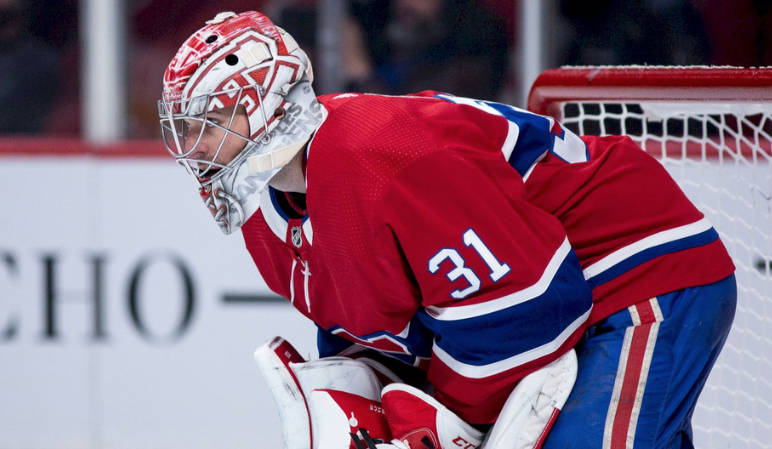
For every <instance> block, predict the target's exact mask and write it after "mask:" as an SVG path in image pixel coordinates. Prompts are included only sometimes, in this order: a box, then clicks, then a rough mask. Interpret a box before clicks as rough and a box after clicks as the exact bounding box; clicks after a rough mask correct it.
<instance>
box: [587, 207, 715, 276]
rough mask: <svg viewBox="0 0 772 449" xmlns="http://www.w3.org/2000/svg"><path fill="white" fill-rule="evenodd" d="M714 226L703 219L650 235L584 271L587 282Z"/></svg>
mask: <svg viewBox="0 0 772 449" xmlns="http://www.w3.org/2000/svg"><path fill="white" fill-rule="evenodd" d="M712 227H713V226H712V225H711V224H710V222H709V221H708V219H707V218H703V219H701V220H699V221H695V222H694V223H692V224H688V225H684V226H680V227H677V228H673V229H668V230H667V231H661V232H658V233H656V234H653V235H650V236H648V237H646V238H644V239H641V240H638V241H637V242H635V243H632V244H630V245H627V246H625V247H623V248H620V249H618V250H616V251H614V252H613V253H611V254H609V255H608V256H606V257H604V258H603V259H600V260H599V261H597V262H595V263H594V264H592V265H590V266H588V267H587V268H585V269H584V278H585V279H587V280H590V279H592V278H593V277H595V276H597V275H599V274H601V273H603V272H604V271H606V270H608V269H610V268H612V267H614V266H615V265H617V264H618V263H621V262H624V261H625V260H627V259H629V258H630V257H633V256H635V255H636V254H638V253H640V252H642V251H645V250H647V249H649V248H653V247H655V246H659V245H662V244H665V243H670V242H674V241H676V240H680V239H683V238H686V237H691V236H693V235H697V234H699V233H701V232H705V231H708V230H710V229H711V228H712Z"/></svg>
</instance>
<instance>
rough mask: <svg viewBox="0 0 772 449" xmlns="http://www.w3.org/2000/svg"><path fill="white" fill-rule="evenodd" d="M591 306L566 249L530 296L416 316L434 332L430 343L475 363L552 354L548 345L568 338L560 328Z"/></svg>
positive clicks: (457, 358)
mask: <svg viewBox="0 0 772 449" xmlns="http://www.w3.org/2000/svg"><path fill="white" fill-rule="evenodd" d="M591 308H592V291H591V290H590V287H589V286H588V285H587V283H586V282H585V281H584V275H583V274H582V271H581V269H580V268H579V261H578V259H577V257H576V254H575V253H574V252H573V251H571V252H570V253H569V254H568V256H567V257H566V258H565V259H564V260H563V262H562V263H561V265H560V268H559V269H558V270H557V273H556V274H555V276H554V278H553V280H552V282H551V283H550V286H549V287H548V288H547V290H546V291H545V292H544V293H542V294H541V295H539V296H537V297H535V298H533V299H531V300H528V301H525V302H522V303H518V304H516V305H514V306H511V307H507V308H504V309H500V310H496V311H494V312H492V313H487V314H484V315H477V316H473V317H469V318H463V319H457V320H438V319H436V318H434V317H432V316H431V315H430V314H429V313H428V312H426V311H425V310H421V311H419V313H418V316H419V317H420V318H421V320H422V321H423V323H424V325H425V326H426V327H427V328H429V329H430V330H431V331H433V332H434V334H435V340H434V344H435V345H436V346H437V347H439V348H440V349H442V351H444V352H445V353H447V354H448V355H449V356H450V357H452V358H453V359H454V361H456V362H459V363H460V364H465V365H472V366H477V367H480V366H485V365H490V364H493V363H496V362H501V361H503V360H506V359H511V358H513V357H516V356H519V355H523V354H525V353H529V354H527V355H524V359H527V360H525V362H527V361H530V360H534V359H537V358H539V357H542V356H544V355H547V354H549V353H551V352H553V351H554V350H556V349H557V347H554V348H553V346H554V345H553V343H555V342H556V340H557V339H559V338H568V336H567V335H565V333H564V331H565V330H566V329H568V328H570V327H571V326H576V322H577V320H580V319H582V320H586V319H587V318H588V317H589V311H590V310H591ZM582 317H584V318H582ZM558 346H559V345H558ZM544 348H547V349H544ZM542 350H545V351H546V352H545V353H541V352H540V351H542Z"/></svg>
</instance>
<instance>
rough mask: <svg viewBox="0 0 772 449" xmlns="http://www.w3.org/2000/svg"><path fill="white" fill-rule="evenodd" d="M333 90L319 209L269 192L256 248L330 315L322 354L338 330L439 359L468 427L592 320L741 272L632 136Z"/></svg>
mask: <svg viewBox="0 0 772 449" xmlns="http://www.w3.org/2000/svg"><path fill="white" fill-rule="evenodd" d="M320 102H321V103H322V104H323V106H324V107H325V108H326V109H327V112H328V115H327V118H326V119H325V121H324V122H323V123H322V125H321V127H320V128H319V129H318V131H317V132H316V134H315V136H314V137H313V139H312V141H311V142H310V144H309V146H308V148H307V169H306V181H307V192H306V197H305V199H306V205H305V207H304V205H300V207H298V204H295V202H294V201H293V200H292V198H290V197H289V196H288V195H286V194H284V193H282V192H277V191H275V190H273V189H267V190H266V191H265V192H263V196H262V200H261V205H260V208H259V210H258V212H257V213H255V214H254V215H253V216H252V217H251V218H250V219H249V220H248V221H247V223H246V224H245V225H244V226H243V227H242V230H243V234H244V238H245V241H246V244H247V248H248V250H249V251H250V253H251V255H252V257H253V259H254V260H255V263H256V264H257V267H258V269H259V270H260V272H261V274H262V276H263V278H264V279H265V281H266V283H267V284H268V286H269V287H270V288H271V289H272V290H273V291H275V292H276V293H278V294H280V295H282V296H284V297H286V298H288V299H289V300H290V301H291V302H292V304H293V305H294V306H295V308H297V309H298V310H299V311H300V312H301V313H303V314H304V315H306V316H307V317H309V318H310V319H312V320H313V321H314V322H315V323H316V324H317V325H318V326H319V328H320V337H321V338H320V355H321V356H325V355H331V354H333V353H335V351H336V350H337V349H338V348H337V347H335V345H334V344H332V343H331V342H335V340H336V339H334V338H329V337H330V336H338V337H342V338H343V339H345V340H347V341H349V342H355V343H358V344H360V345H363V346H367V347H371V348H374V349H377V350H379V351H383V352H385V353H387V354H390V355H392V356H393V357H396V358H400V359H402V360H403V361H406V362H409V363H413V364H416V365H423V366H424V367H425V368H426V369H427V370H428V377H429V381H430V382H431V383H432V384H433V386H434V387H435V396H436V397H437V398H438V399H439V400H440V401H441V402H442V403H444V404H445V405H446V406H448V407H449V408H450V409H451V410H453V411H455V412H456V413H457V414H458V415H459V416H461V417H462V418H463V419H465V420H466V421H468V422H471V423H475V424H481V423H491V422H493V421H495V418H496V416H497V414H498V412H499V410H500V409H501V406H502V405H503V403H504V401H505V400H506V398H507V397H508V395H509V393H510V392H511V390H512V389H513V388H514V386H515V384H516V383H517V381H518V380H519V379H520V378H522V377H523V376H524V375H526V374H528V373H529V372H531V371H533V370H534V369H536V368H538V367H540V366H543V365H544V364H545V363H548V362H550V361H552V360H554V359H555V358H557V357H558V356H559V355H561V354H563V353H564V352H565V351H566V350H567V349H568V348H569V347H571V346H573V345H574V344H575V343H576V342H577V341H578V339H579V338H580V336H581V334H582V332H583V330H584V328H585V327H586V325H587V324H588V323H589V322H590V321H593V322H594V321H597V320H599V319H602V318H604V317H606V316H608V315H610V314H611V313H614V312H616V311H619V310H621V309H624V308H626V307H628V306H630V305H632V304H635V303H638V302H640V301H643V300H646V299H649V298H651V297H653V296H656V295H659V294H662V293H667V292H669V291H674V290H678V289H681V288H686V287H690V286H696V285H702V284H706V283H710V282H714V281H718V280H720V279H723V278H724V277H726V276H728V275H730V274H731V273H732V272H733V269H734V268H733V265H732V262H731V260H730V259H729V256H728V255H727V253H726V251H725V249H724V247H723V245H722V244H721V242H720V240H719V239H718V234H717V233H716V231H715V230H714V229H713V228H712V227H711V226H710V224H709V223H707V221H706V220H705V219H704V216H703V215H702V214H701V213H700V212H699V211H698V210H697V209H696V208H695V207H694V206H693V205H692V204H691V203H690V202H689V201H688V200H687V199H686V197H685V196H684V194H683V193H682V192H681V190H680V189H679V188H678V187H677V185H676V184H675V183H674V182H673V180H672V179H671V178H670V176H669V175H668V174H667V172H666V171H665V170H664V168H663V167H662V166H661V165H660V164H659V163H658V162H657V161H656V160H654V159H653V158H651V157H650V156H648V155H647V154H646V153H645V152H643V151H642V150H641V149H640V148H638V147H637V146H636V145H635V144H634V143H632V142H631V141H630V140H629V139H626V138H593V137H585V138H579V137H578V136H576V135H575V134H573V133H571V132H570V131H568V130H565V129H563V128H562V127H561V126H560V124H559V123H557V122H556V121H555V120H553V119H551V118H548V117H542V116H538V115H535V114H531V113H529V112H527V111H522V110H519V109H517V108H513V107H511V106H506V105H501V104H497V103H490V102H482V101H476V100H469V99H464V98H458V97H452V96H446V95H438V94H435V93H422V94H418V95H415V96H404V97H384V96H378V95H360V94H342V95H337V96H325V97H320ZM293 205H294V207H293ZM569 242H570V243H569ZM590 288H592V289H593V294H594V301H595V306H594V307H593V306H592V304H591V300H590V294H589V291H590Z"/></svg>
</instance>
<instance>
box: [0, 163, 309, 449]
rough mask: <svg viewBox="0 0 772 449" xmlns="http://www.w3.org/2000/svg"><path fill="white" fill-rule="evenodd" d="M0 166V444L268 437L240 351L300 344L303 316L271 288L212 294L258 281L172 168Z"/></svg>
mask: <svg viewBox="0 0 772 449" xmlns="http://www.w3.org/2000/svg"><path fill="white" fill-rule="evenodd" d="M0 179H2V180H3V181H2V182H3V185H5V186H6V188H5V189H4V191H5V194H4V195H2V196H0V210H2V211H4V212H3V215H2V218H0V448H2V449H70V448H73V449H75V448H77V449H136V448H143V449H152V448H186V449H198V448H201V449H204V448H206V449H210V448H215V447H216V448H247V447H249V448H257V449H261V448H266V449H268V448H271V449H273V448H278V447H281V432H280V423H279V417H278V414H277V412H276V408H275V405H274V403H273V398H272V396H271V394H270V392H269V391H268V390H267V387H266V386H265V384H264V382H263V379H262V377H261V376H260V373H259V371H258V368H257V367H256V366H255V364H254V362H253V359H252V353H253V351H254V349H255V348H256V347H257V346H258V345H260V344H262V343H263V342H265V341H266V340H268V339H270V338H272V337H273V336H275V335H282V336H284V337H285V338H287V339H288V340H289V341H291V342H292V343H293V344H294V345H295V346H296V347H297V348H298V350H299V351H300V353H301V354H303V355H305V356H313V357H315V356H316V346H315V345H316V333H315V327H314V326H313V324H312V323H310V322H309V321H308V320H307V319H305V318H304V317H302V316H301V315H300V314H299V313H297V312H295V311H294V310H293V309H292V308H291V307H290V306H289V304H288V303H285V302H281V303H275V302H274V303H261V304H255V303H232V302H225V301H223V295H224V294H226V293H236V294H262V295H268V294H270V292H269V290H268V289H267V287H266V286H265V284H264V283H263V281H262V280H261V278H260V277H259V275H258V273H257V269H256V268H255V266H254V263H253V262H252V260H251V258H250V257H249V255H248V254H247V251H246V249H244V243H243V239H242V237H241V235H240V234H237V235H232V236H224V235H222V234H221V232H220V230H219V229H218V228H217V226H216V225H215V223H214V221H213V220H212V219H211V218H210V216H209V214H208V212H207V211H206V209H205V208H204V206H203V204H202V203H201V200H200V199H199V198H198V194H197V191H196V189H195V185H194V184H193V182H192V181H191V180H190V179H188V175H187V174H186V173H185V172H184V170H182V169H181V168H180V167H179V166H177V165H176V164H174V163H173V162H172V161H170V160H168V159H153V158H148V159H138V158H131V159H120V158H118V159H116V158H100V159H96V158H91V159H90V158H86V157H60V158H54V157H35V158H32V157H30V158H14V157H8V156H3V157H0ZM9 187H10V191H9ZM181 267H184V268H181ZM183 269H184V270H187V271H188V272H189V276H190V284H191V287H192V291H193V296H192V298H193V299H192V304H193V307H192V309H193V312H192V315H191V318H190V320H189V322H188V323H187V325H185V326H183V321H184V316H185V312H186V310H188V307H189V306H188V304H189V303H188V302H186V301H188V300H189V299H188V298H189V296H188V294H187V293H186V290H185V288H184V283H183V275H182V274H181V273H182V270H183ZM97 271H101V274H97V273H96V272H97ZM46 273H52V275H47V274H46ZM133 277H136V278H137V282H135V290H134V295H133V296H132V295H131V294H130V293H131V286H132V278H133ZM97 278H100V279H101V287H100V288H96V287H95V286H94V283H95V279H97ZM99 290H101V292H102V293H101V295H102V297H101V299H99V300H97V299H95V292H96V291H99ZM49 291H52V292H53V293H52V295H53V296H54V300H53V303H52V304H53V305H51V306H47V305H46V304H47V303H46V298H47V296H49V294H48V293H47V292H49ZM131 298H133V303H134V304H135V306H136V307H135V308H136V310H137V312H136V313H137V317H136V318H132V313H131V309H130V305H131V303H132V299H131ZM97 303H100V304H102V309H103V312H102V315H101V319H100V320H98V323H96V321H97V318H96V316H97V315H98V313H97V310H98V309H97V308H96V306H95V304H97ZM47 311H51V313H50V314H51V315H52V320H51V321H52V324H47V318H46V317H47V315H48V312H47ZM137 323H140V324H137ZM140 328H141V329H144V331H145V333H144V334H143V333H142V331H141V330H140Z"/></svg>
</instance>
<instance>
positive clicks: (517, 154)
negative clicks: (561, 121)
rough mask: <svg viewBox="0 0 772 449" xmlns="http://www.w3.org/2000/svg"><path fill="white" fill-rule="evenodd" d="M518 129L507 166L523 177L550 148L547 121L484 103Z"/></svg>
mask: <svg viewBox="0 0 772 449" xmlns="http://www.w3.org/2000/svg"><path fill="white" fill-rule="evenodd" d="M485 104H487V105H488V106H490V107H492V108H493V109H495V110H496V111H498V112H499V113H500V114H501V115H503V116H504V118H506V119H507V120H509V121H510V122H512V123H514V124H516V125H517V126H518V128H520V134H518V138H517V143H515V149H514V151H512V155H511V156H510V157H509V164H510V165H511V166H512V167H514V169H515V170H517V172H518V173H520V176H525V174H526V173H528V170H530V168H531V167H532V166H533V164H535V163H536V161H537V160H539V158H541V157H542V155H543V154H544V152H546V151H548V150H549V149H551V148H552V141H553V137H552V129H551V125H550V121H549V119H547V118H546V117H542V116H540V115H536V114H532V113H530V112H526V111H520V110H518V109H515V108H513V107H512V106H508V105H505V104H501V103H493V102H487V101H486V102H485Z"/></svg>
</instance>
